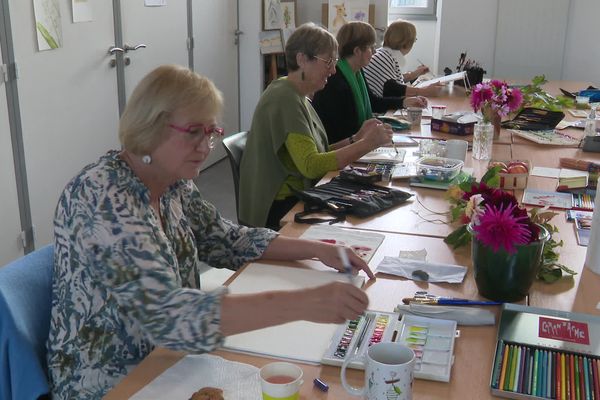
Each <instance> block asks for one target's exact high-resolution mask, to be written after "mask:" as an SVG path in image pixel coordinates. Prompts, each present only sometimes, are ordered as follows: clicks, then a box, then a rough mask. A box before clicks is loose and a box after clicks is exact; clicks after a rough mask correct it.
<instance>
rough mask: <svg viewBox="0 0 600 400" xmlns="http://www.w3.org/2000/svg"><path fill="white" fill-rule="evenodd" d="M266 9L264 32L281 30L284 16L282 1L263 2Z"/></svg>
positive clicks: (268, 0) (264, 0)
mask: <svg viewBox="0 0 600 400" xmlns="http://www.w3.org/2000/svg"><path fill="white" fill-rule="evenodd" d="M263 7H264V10H263V11H264V16H263V18H264V30H269V29H281V28H282V26H283V14H282V11H281V1H280V0H263Z"/></svg>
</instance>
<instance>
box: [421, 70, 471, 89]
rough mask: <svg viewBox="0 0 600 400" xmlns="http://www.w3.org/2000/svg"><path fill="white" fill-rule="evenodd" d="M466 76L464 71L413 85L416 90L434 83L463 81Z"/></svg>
mask: <svg viewBox="0 0 600 400" xmlns="http://www.w3.org/2000/svg"><path fill="white" fill-rule="evenodd" d="M465 75H466V72H465V71H460V72H456V73H454V74H450V75H445V76H439V77H437V78H433V79H430V80H428V81H423V82H419V83H418V84H416V85H415V87H416V88H424V87H427V86H431V85H433V84H434V83H446V82H454V81H457V80H459V79H464V78H465Z"/></svg>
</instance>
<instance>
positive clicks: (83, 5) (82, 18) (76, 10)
mask: <svg viewBox="0 0 600 400" xmlns="http://www.w3.org/2000/svg"><path fill="white" fill-rule="evenodd" d="M71 7H72V9H73V22H89V21H93V15H92V4H91V1H90V0H72V1H71Z"/></svg>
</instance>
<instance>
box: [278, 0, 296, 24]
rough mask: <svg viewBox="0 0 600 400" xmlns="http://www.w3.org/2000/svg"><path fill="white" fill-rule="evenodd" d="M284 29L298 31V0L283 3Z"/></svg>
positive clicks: (287, 0)
mask: <svg viewBox="0 0 600 400" xmlns="http://www.w3.org/2000/svg"><path fill="white" fill-rule="evenodd" d="M281 15H282V18H283V23H282V25H281V28H282V29H292V30H293V29H296V25H297V21H296V0H285V1H282V2H281Z"/></svg>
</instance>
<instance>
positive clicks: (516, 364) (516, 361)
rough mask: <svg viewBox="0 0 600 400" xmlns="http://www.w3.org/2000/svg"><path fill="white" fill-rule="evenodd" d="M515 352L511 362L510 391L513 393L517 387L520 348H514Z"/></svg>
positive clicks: (519, 368) (519, 370)
mask: <svg viewBox="0 0 600 400" xmlns="http://www.w3.org/2000/svg"><path fill="white" fill-rule="evenodd" d="M515 347H516V349H517V351H516V352H515V359H514V361H513V365H514V367H513V374H512V379H511V386H510V390H512V391H513V392H516V391H517V387H518V386H519V375H520V374H521V346H515Z"/></svg>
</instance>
